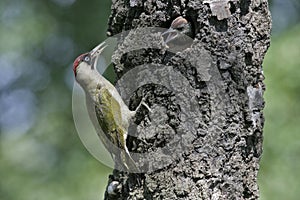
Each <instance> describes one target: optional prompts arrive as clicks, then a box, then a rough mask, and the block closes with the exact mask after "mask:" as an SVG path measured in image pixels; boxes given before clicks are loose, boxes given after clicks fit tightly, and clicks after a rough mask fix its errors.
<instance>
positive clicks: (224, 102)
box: [105, 0, 271, 200]
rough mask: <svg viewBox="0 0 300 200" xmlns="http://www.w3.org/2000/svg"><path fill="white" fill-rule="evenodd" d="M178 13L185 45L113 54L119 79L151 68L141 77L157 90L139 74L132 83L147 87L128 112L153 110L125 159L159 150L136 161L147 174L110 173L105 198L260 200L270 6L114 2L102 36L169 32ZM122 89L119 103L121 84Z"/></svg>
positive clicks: (142, 115) (221, 0)
mask: <svg viewBox="0 0 300 200" xmlns="http://www.w3.org/2000/svg"><path fill="white" fill-rule="evenodd" d="M178 16H183V17H185V18H186V19H187V20H188V21H189V22H190V24H191V26H192V32H193V33H192V38H193V40H192V44H191V45H190V46H189V47H188V48H184V49H182V50H176V51H175V52H173V53H172V52H169V51H168V48H164V49H163V47H162V48H161V49H154V48H142V49H139V50H133V51H131V52H128V51H127V52H126V51H123V52H122V49H121V50H120V48H119V50H118V51H119V53H118V55H119V61H116V60H114V61H113V63H114V67H115V71H116V73H117V77H118V79H122V78H124V77H125V76H126V74H128V72H130V70H132V69H135V67H136V66H142V65H143V67H142V68H140V69H139V71H138V72H137V73H136V74H138V75H141V74H143V73H144V75H143V77H145V74H147V73H145V72H143V69H145V68H147V70H149V69H151V70H152V71H151V73H150V75H151V77H150V75H149V77H147V78H149V80H150V82H151V81H152V82H153V84H151V83H149V82H143V79H142V78H139V77H138V75H137V76H136V78H135V77H133V79H134V80H131V81H137V82H142V83H143V84H144V86H142V87H140V88H139V89H137V90H136V91H135V93H134V95H132V96H131V101H130V104H129V105H130V106H129V107H130V108H131V109H133V108H134V107H136V105H137V104H138V102H139V100H140V99H141V97H142V96H144V97H145V96H146V103H147V104H148V105H149V106H150V107H151V110H152V112H147V111H146V110H145V109H141V111H139V115H138V118H137V120H136V121H137V122H136V123H137V124H138V125H137V127H136V130H135V133H136V137H129V138H128V141H127V144H128V147H129V150H130V151H131V152H136V153H141V152H142V153H149V152H159V153H157V154H153V155H155V156H153V157H152V159H150V158H149V157H147V158H145V160H147V161H145V160H144V161H143V158H138V159H137V158H135V157H134V156H133V157H134V159H135V160H136V162H137V163H139V162H140V163H141V162H142V163H143V164H142V165H141V166H143V169H147V170H144V171H143V173H140V174H137V175H134V174H128V173H126V172H120V171H118V170H114V172H113V174H112V175H110V177H109V183H108V186H107V190H106V194H105V199H226V200H228V199H258V197H259V189H258V185H257V174H258V170H259V160H260V157H261V154H262V139H263V137H262V131H263V123H264V118H263V113H262V110H263V107H264V100H263V91H264V83H263V79H264V76H263V71H262V61H263V58H264V55H265V53H266V51H267V49H268V47H269V43H270V28H271V19H270V13H269V10H268V2H267V0H239V1H238V0H205V1H199V0H190V1H175V0H172V1H171V0H167V1H153V0H113V3H112V12H111V16H110V20H109V28H108V35H109V36H113V35H116V34H118V33H121V32H122V31H125V30H130V29H135V28H138V27H163V28H168V27H169V26H170V24H171V22H172V20H174V19H175V18H176V17H178ZM127 36H128V35H126V36H124V37H127ZM128 37H129V36H128ZM145 40H147V39H145ZM146 42H147V41H146ZM132 43H135V42H134V41H133V42H132ZM127 44H130V40H129V41H127ZM162 46H163V44H162ZM170 48H172V47H170ZM162 49H163V50H162ZM149 63H151V64H152V65H151V66H149V65H148V64H149ZM146 64H147V66H146ZM160 69H164V70H162V71H160ZM166 77H167V80H164V81H162V84H159V80H162V79H164V78H166ZM156 79H157V80H156ZM179 79H180V80H179ZM127 80H128V79H127ZM165 83H166V84H167V85H165ZM128 84H129V83H128ZM133 84H134V83H133ZM119 90H120V93H121V95H122V97H124V98H125V96H126V95H125V96H124V91H125V90H126V84H125V83H124V84H119ZM130 131H131V132H132V130H130ZM131 134H132V133H131ZM145 163H146V164H145ZM145 166H147V167H145Z"/></svg>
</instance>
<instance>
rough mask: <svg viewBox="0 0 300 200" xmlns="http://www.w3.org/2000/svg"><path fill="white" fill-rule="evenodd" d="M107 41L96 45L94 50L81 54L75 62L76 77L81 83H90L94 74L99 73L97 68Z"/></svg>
mask: <svg viewBox="0 0 300 200" xmlns="http://www.w3.org/2000/svg"><path fill="white" fill-rule="evenodd" d="M105 47H106V45H105V43H104V42H103V43H101V44H99V45H98V46H96V47H95V48H94V49H93V50H92V51H90V52H87V53H84V54H81V55H80V56H78V57H77V58H76V60H75V61H74V63H73V72H74V76H75V79H76V80H77V82H78V83H79V84H81V85H83V84H84V83H85V82H86V83H88V82H89V81H90V80H89V79H91V78H92V77H93V76H94V75H96V74H98V71H97V69H96V66H97V61H98V57H99V55H100V54H101V53H102V51H103V50H104V49H105Z"/></svg>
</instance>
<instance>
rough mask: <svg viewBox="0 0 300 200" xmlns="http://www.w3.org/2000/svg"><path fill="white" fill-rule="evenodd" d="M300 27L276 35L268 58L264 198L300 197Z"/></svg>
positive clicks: (293, 199)
mask: <svg viewBox="0 0 300 200" xmlns="http://www.w3.org/2000/svg"><path fill="white" fill-rule="evenodd" d="M299 67H300V26H299V25H298V26H297V27H294V28H292V29H291V30H289V31H287V32H285V33H283V34H282V35H281V36H280V37H274V38H273V40H272V42H271V47H270V49H269V51H268V53H267V56H266V58H265V61H264V73H265V76H266V80H265V83H266V85H267V90H266V93H265V101H266V108H265V119H266V120H265V128H264V145H263V148H264V151H263V158H262V162H261V170H260V176H259V183H260V189H261V194H262V198H261V199H263V200H268V199H272V200H281V199H287V200H297V199H299V196H300V191H299V187H300V134H299V133H300V124H299V122H300V104H299V102H300V70H299Z"/></svg>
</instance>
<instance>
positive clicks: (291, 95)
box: [0, 0, 300, 200]
mask: <svg viewBox="0 0 300 200" xmlns="http://www.w3.org/2000/svg"><path fill="white" fill-rule="evenodd" d="M284 2H286V3H285V4H284V5H285V7H286V8H287V9H284V6H282V5H281V4H280V1H278V0H273V7H272V10H273V11H274V13H273V19H275V20H276V19H280V20H281V21H282V22H281V24H279V23H277V22H276V21H275V22H274V23H275V25H274V28H275V30H274V32H276V37H274V38H273V40H272V44H271V48H270V50H269V52H268V53H267V56H266V59H265V62H264V69H265V75H266V84H267V91H266V95H265V97H266V109H265V117H266V123H265V133H264V135H265V139H264V153H263V158H262V166H261V171H260V176H259V177H260V181H259V183H260V189H261V193H262V199H263V200H268V199H275V200H276V199H278V200H279V199H288V200H296V199H298V197H299V196H300V192H299V190H298V188H299V186H300V181H299V180H300V167H299V166H300V159H299V157H300V156H299V155H300V138H299V137H300V136H299V128H300V125H299V121H300V115H299V113H300V107H299V103H298V102H300V93H299V92H300V82H299V80H300V71H299V69H298V67H299V66H300V59H299V56H300V27H299V26H298V27H296V28H293V29H291V30H289V31H288V32H285V33H279V31H278V30H281V29H282V27H285V28H286V27H287V26H286V24H285V23H286V22H287V20H283V17H282V16H287V15H286V14H284V15H280V13H279V14H278V12H279V10H280V9H281V10H283V11H286V10H288V13H291V17H293V18H292V19H293V20H294V19H295V17H294V16H295V15H294V14H293V13H295V12H292V11H291V6H289V5H290V4H289V3H288V2H295V0H289V1H284ZM297 5H298V7H297V6H294V7H293V8H294V9H295V8H296V9H297V8H299V4H297ZM276 6H277V7H276ZM279 8H280V9H279ZM109 13H110V1H109V0H90V1H84V0H77V1H76V0H45V1H34V0H23V1H19V0H2V1H1V2H0V24H1V26H0V43H1V45H0V69H1V72H0V113H1V114H0V176H1V180H0V199H3V200H19V199H22V200H33V199H43V200H53V199H59V200H60V199H63V200H68V199H70V200H82V199H91V200H92V199H99V197H100V196H101V195H103V194H101V192H103V191H104V187H105V185H106V183H107V175H108V173H109V172H110V171H111V169H109V168H107V167H105V166H103V165H101V164H100V163H99V162H98V161H96V160H95V159H94V158H92V156H91V155H90V154H89V153H88V152H87V151H86V149H85V148H84V147H83V145H82V143H81V142H80V140H79V138H78V136H77V133H76V130H75V127H74V123H73V119H72V109H71V93H72V87H73V74H72V70H71V68H72V61H73V60H74V58H75V57H76V56H77V55H78V54H79V53H82V52H85V51H87V50H89V49H91V48H92V47H93V46H95V44H97V43H99V42H100V41H103V40H104V39H105V31H106V27H107V25H106V24H107V19H108V16H109ZM296 13H299V12H296ZM292 14H293V15H292ZM274 16H275V17H274ZM296 19H299V16H297V17H296ZM293 20H292V24H295V22H294V21H293ZM276 27H279V28H276ZM280 27H281V29H280Z"/></svg>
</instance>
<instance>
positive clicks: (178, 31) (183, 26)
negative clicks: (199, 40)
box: [162, 16, 192, 44]
mask: <svg viewBox="0 0 300 200" xmlns="http://www.w3.org/2000/svg"><path fill="white" fill-rule="evenodd" d="M162 35H163V36H164V37H165V36H166V39H165V43H166V44H168V43H169V42H171V41H173V40H175V39H179V40H180V39H183V40H185V38H186V36H185V35H187V36H189V37H192V28H191V24H190V23H189V22H188V21H187V20H186V19H185V18H183V17H182V16H179V17H177V18H176V19H174V20H173V22H172V23H171V26H170V28H169V29H168V30H167V31H165V32H164V33H163V34H162ZM183 42H184V41H183Z"/></svg>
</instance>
